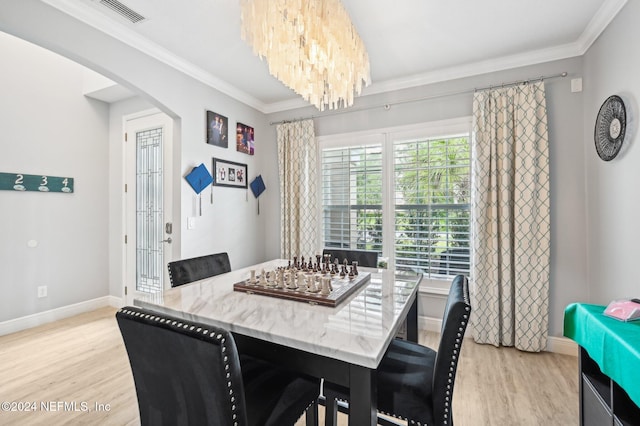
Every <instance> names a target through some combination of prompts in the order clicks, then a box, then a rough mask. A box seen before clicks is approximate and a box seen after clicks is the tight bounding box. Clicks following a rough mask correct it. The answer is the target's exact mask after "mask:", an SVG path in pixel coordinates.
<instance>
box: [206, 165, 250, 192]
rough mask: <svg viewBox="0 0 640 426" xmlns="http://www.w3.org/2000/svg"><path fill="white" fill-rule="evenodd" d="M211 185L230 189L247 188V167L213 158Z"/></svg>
mask: <svg viewBox="0 0 640 426" xmlns="http://www.w3.org/2000/svg"><path fill="white" fill-rule="evenodd" d="M213 184H214V185H216V186H228V187H231V188H245V189H246V188H247V165H246V164H241V163H235V162H233V161H227V160H221V159H220V158H215V157H214V158H213Z"/></svg>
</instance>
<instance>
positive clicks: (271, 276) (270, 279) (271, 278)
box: [267, 271, 276, 287]
mask: <svg viewBox="0 0 640 426" xmlns="http://www.w3.org/2000/svg"><path fill="white" fill-rule="evenodd" d="M275 278H276V273H275V271H271V272H269V274H268V276H267V285H268V286H269V287H275V286H276V283H275Z"/></svg>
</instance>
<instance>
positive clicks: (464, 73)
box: [42, 0, 628, 114]
mask: <svg viewBox="0 0 640 426" xmlns="http://www.w3.org/2000/svg"><path fill="white" fill-rule="evenodd" d="M42 1H43V2H44V3H46V4H49V5H50V6H52V7H55V8H56V9H59V10H61V11H62V12H64V13H66V14H68V15H70V16H72V17H74V18H76V19H79V20H80V21H82V22H85V23H87V24H88V25H90V26H92V27H94V28H96V29H98V30H99V31H102V32H104V33H105V34H108V35H110V36H112V37H114V38H115V39H117V40H119V41H121V42H123V43H125V44H127V45H129V46H131V47H133V48H135V49H137V50H139V51H141V52H142V53H144V54H146V55H148V56H150V57H153V58H155V59H157V60H158V61H161V62H163V63H165V64H167V65H169V66H171V67H173V68H175V69H176V70H178V71H181V72H183V73H184V74H186V75H188V76H190V77H192V78H194V79H196V80H198V81H200V82H202V83H204V84H206V85H208V86H210V87H212V88H214V89H216V90H218V91H220V92H222V93H224V94H225V95H228V96H230V97H232V98H234V99H236V100H238V101H240V102H242V103H244V104H246V105H248V106H250V107H252V108H255V109H256V110H258V111H260V112H262V113H264V114H271V113H276V112H282V111H288V110H293V109H299V108H304V107H308V106H309V105H310V104H309V103H308V102H306V101H304V100H303V99H301V98H298V97H296V98H292V99H288V100H284V101H278V102H272V103H264V102H262V101H260V100H258V99H256V98H255V97H253V96H251V95H250V94H248V93H246V92H244V91H242V90H240V89H238V88H237V87H235V86H233V85H231V84H229V83H227V82H225V81H223V80H221V79H220V78H218V77H216V76H214V75H212V74H211V73H209V72H207V71H205V70H204V69H202V68H200V67H197V66H196V65H194V64H193V63H191V62H189V61H187V60H185V59H183V58H181V57H179V56H177V55H175V54H173V53H171V52H170V51H168V50H166V49H164V48H163V47H161V46H159V45H157V44H155V43H153V42H151V41H150V40H148V39H146V38H144V37H142V36H140V35H138V34H137V33H135V32H134V31H131V30H130V29H129V28H127V27H126V26H124V25H122V24H119V23H118V22H116V21H114V20H112V19H109V18H108V17H107V16H106V15H103V14H101V13H98V12H97V11H96V10H95V9H94V8H92V7H90V6H88V5H87V4H82V2H79V1H77V0H42ZM627 1H628V0H606V1H605V2H604V3H603V4H602V6H601V7H600V9H598V11H597V12H596V14H595V15H594V17H593V18H592V19H591V21H590V22H589V24H588V25H587V27H586V28H585V30H584V31H583V33H582V34H581V35H580V37H579V38H578V39H577V40H576V41H575V42H573V43H567V44H564V45H559V46H554V47H550V48H546V49H539V50H534V51H528V52H523V53H518V54H515V55H509V56H504V57H501V58H496V59H492V60H486V61H479V62H474V63H469V64H463V65H458V66H453V67H449V68H444V69H439V70H434V71H430V72H427V73H422V74H416V75H413V76H409V77H404V78H400V79H394V80H386V81H382V82H376V83H373V84H371V85H370V86H369V87H366V88H365V89H363V93H362V95H361V96H369V95H375V94H380V93H385V92H390V91H396V90H402V89H409V88H412V87H418V86H424V85H428V84H434V83H440V82H444V81H449V80H454V79H458V78H465V77H472V76H475V75H481V74H486V73H491V72H497V71H504V70H507V69H513V68H519V67H524V66H529V65H535V64H540V63H544V62H550V61H555V60H560V59H566V58H571V57H576V56H581V55H584V54H585V53H586V51H587V50H588V49H589V47H591V45H592V44H593V43H594V42H595V40H596V39H597V38H598V37H599V36H600V34H602V32H603V31H604V30H605V29H606V28H607V26H608V25H609V24H610V23H611V21H612V20H613V19H614V18H615V17H616V15H617V14H618V13H619V12H620V10H621V9H622V8H623V7H624V5H625V4H626V3H627Z"/></svg>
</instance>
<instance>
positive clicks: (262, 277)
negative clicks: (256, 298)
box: [260, 269, 267, 287]
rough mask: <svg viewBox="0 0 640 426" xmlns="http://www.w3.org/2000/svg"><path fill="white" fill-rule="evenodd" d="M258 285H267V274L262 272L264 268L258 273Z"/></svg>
mask: <svg viewBox="0 0 640 426" xmlns="http://www.w3.org/2000/svg"><path fill="white" fill-rule="evenodd" d="M260 285H261V286H263V287H266V286H267V276H266V275H265V273H264V269H263V270H262V272H261V273H260Z"/></svg>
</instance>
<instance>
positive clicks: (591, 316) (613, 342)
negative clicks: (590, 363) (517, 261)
mask: <svg viewBox="0 0 640 426" xmlns="http://www.w3.org/2000/svg"><path fill="white" fill-rule="evenodd" d="M605 308H606V307H605V306H600V305H588V304H583V303H574V304H571V305H569V306H567V308H566V309H565V310H564V335H565V336H566V337H568V338H570V339H572V340H574V341H575V342H576V343H577V344H579V345H580V346H582V347H583V348H584V349H585V350H586V351H587V353H588V354H589V356H590V357H591V358H592V359H593V360H594V361H595V362H596V363H597V364H598V366H600V370H602V372H603V373H604V374H606V375H607V376H609V377H610V378H611V379H613V380H614V381H615V382H616V383H617V384H618V385H620V387H621V388H622V389H624V390H625V391H626V392H627V394H628V395H629V397H630V398H631V400H632V401H633V402H635V404H636V405H637V406H640V321H632V322H624V321H619V320H617V319H614V318H610V317H608V316H606V315H604V313H603V312H604V310H605Z"/></svg>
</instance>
